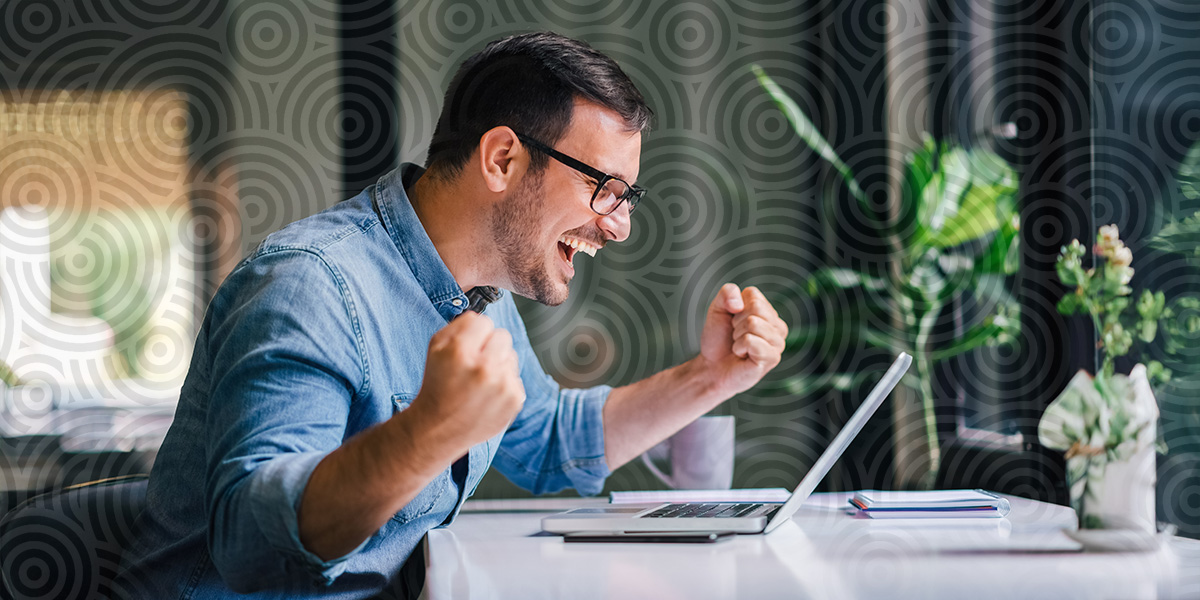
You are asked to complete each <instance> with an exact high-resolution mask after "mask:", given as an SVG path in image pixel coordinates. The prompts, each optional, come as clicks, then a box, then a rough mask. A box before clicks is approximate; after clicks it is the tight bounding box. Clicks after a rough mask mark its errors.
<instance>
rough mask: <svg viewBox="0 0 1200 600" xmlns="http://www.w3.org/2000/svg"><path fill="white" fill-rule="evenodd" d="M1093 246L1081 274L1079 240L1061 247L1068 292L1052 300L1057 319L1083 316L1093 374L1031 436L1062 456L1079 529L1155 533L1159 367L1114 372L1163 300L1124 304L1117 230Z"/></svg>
mask: <svg viewBox="0 0 1200 600" xmlns="http://www.w3.org/2000/svg"><path fill="white" fill-rule="evenodd" d="M1096 239H1097V241H1096V244H1095V245H1094V246H1093V248H1092V254H1093V258H1094V261H1095V264H1094V266H1093V267H1092V268H1089V269H1086V270H1085V268H1084V265H1083V258H1084V256H1085V255H1086V254H1087V250H1086V249H1085V248H1084V246H1083V244H1081V243H1080V242H1079V240H1072V242H1071V244H1070V245H1069V246H1066V247H1064V248H1063V249H1062V252H1061V254H1060V255H1059V259H1058V263H1057V272H1058V277H1059V279H1061V280H1062V282H1063V283H1064V284H1065V285H1067V286H1068V288H1073V289H1069V291H1068V292H1067V294H1066V295H1064V296H1063V298H1062V299H1061V300H1060V301H1059V303H1058V311H1059V312H1060V313H1062V314H1064V315H1074V314H1081V315H1086V316H1088V317H1090V318H1091V320H1092V324H1093V325H1094V326H1095V328H1096V331H1097V333H1098V337H1099V341H1098V342H1097V347H1098V348H1099V349H1100V350H1101V353H1102V356H1103V358H1102V360H1101V365H1100V368H1099V370H1098V371H1097V372H1096V374H1095V375H1094V376H1093V375H1092V374H1089V373H1087V372H1086V371H1082V370H1081V371H1079V373H1077V374H1076V375H1075V377H1074V378H1073V379H1071V381H1070V382H1069V383H1068V384H1067V388H1066V389H1065V390H1064V391H1063V392H1062V394H1061V395H1060V396H1059V397H1058V398H1057V399H1055V400H1054V401H1053V402H1051V403H1050V405H1049V406H1048V407H1046V412H1045V413H1044V414H1043V415H1042V420H1041V422H1040V423H1039V425H1038V437H1039V439H1040V440H1041V442H1042V444H1043V445H1045V446H1046V447H1049V448H1053V449H1056V450H1062V451H1064V452H1065V453H1066V454H1065V456H1066V460H1067V480H1068V484H1069V486H1070V493H1071V504H1072V506H1073V507H1074V508H1075V510H1076V514H1077V515H1078V516H1079V525H1080V528H1081V529H1115V530H1129V531H1138V532H1141V533H1146V534H1153V533H1154V531H1155V516H1154V511H1155V508H1154V481H1155V459H1154V449H1155V446H1156V439H1157V435H1156V422H1157V420H1158V404H1157V402H1156V401H1155V399H1154V393H1153V391H1152V389H1151V382H1152V381H1166V380H1168V379H1170V375H1171V374H1170V371H1169V370H1167V369H1165V368H1164V367H1163V366H1162V364H1160V363H1159V362H1157V361H1148V362H1147V363H1146V364H1145V365H1141V364H1139V365H1137V366H1135V367H1134V368H1133V369H1132V370H1131V371H1130V373H1129V374H1128V375H1123V374H1118V373H1115V359H1116V358H1117V357H1120V356H1124V355H1126V354H1129V352H1130V350H1131V349H1132V348H1133V346H1134V345H1135V343H1138V342H1140V343H1150V342H1152V341H1154V338H1155V337H1156V336H1157V334H1158V321H1159V319H1161V318H1163V317H1164V316H1169V314H1168V313H1169V311H1167V309H1166V299H1165V297H1164V295H1163V293H1162V292H1161V291H1160V292H1152V291H1150V290H1143V291H1142V293H1141V295H1140V296H1139V297H1138V298H1137V301H1136V302H1133V301H1132V292H1133V290H1132V288H1131V287H1130V286H1129V283H1130V281H1131V280H1132V278H1133V268H1132V266H1131V265H1132V263H1133V252H1132V251H1131V250H1130V249H1129V248H1128V247H1127V246H1125V244H1124V243H1123V242H1122V241H1121V239H1120V232H1119V231H1118V230H1117V226H1116V225H1105V226H1103V227H1101V228H1100V230H1099V232H1098V234H1097V237H1096Z"/></svg>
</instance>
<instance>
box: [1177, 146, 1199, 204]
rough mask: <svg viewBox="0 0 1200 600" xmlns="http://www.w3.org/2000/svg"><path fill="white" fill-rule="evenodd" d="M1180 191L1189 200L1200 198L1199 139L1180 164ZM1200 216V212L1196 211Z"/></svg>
mask: <svg viewBox="0 0 1200 600" xmlns="http://www.w3.org/2000/svg"><path fill="white" fill-rule="evenodd" d="M1177 177H1178V179H1179V187H1180V191H1182V192H1183V195H1184V197H1185V198H1187V199H1189V200H1200V141H1197V142H1196V143H1195V144H1193V145H1192V147H1191V148H1190V149H1189V150H1188V153H1187V155H1186V156H1184V158H1183V162H1182V163H1180V165H1179V175H1178V176H1177ZM1196 214H1197V215H1198V216H1200V213H1196Z"/></svg>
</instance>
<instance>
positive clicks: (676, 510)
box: [642, 503, 763, 519]
mask: <svg viewBox="0 0 1200 600" xmlns="http://www.w3.org/2000/svg"><path fill="white" fill-rule="evenodd" d="M762 506H763V505H762V504H698V503H687V504H668V505H666V506H664V507H662V508H660V509H658V510H656V511H654V512H652V513H650V514H646V515H642V517H645V518H651V519H671V518H681V517H687V518H690V519H703V518H717V519H721V518H725V519H728V518H733V517H744V516H746V515H748V514H750V513H752V512H754V511H755V510H756V509H758V508H761V507H762Z"/></svg>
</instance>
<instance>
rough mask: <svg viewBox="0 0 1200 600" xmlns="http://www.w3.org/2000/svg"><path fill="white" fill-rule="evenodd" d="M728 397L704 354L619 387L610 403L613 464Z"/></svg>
mask: <svg viewBox="0 0 1200 600" xmlns="http://www.w3.org/2000/svg"><path fill="white" fill-rule="evenodd" d="M726 399H728V395H727V394H723V393H722V392H721V391H720V390H719V388H718V386H717V381H716V379H715V378H714V377H713V376H712V375H711V371H710V370H709V369H707V368H705V367H704V365H703V359H701V358H700V357H697V358H694V359H692V360H690V361H688V362H685V363H683V364H681V365H679V366H676V367H673V368H670V369H667V370H665V371H661V372H659V373H657V374H655V375H653V376H651V377H648V378H646V379H643V380H641V381H639V382H637V383H633V384H630V385H627V386H623V387H619V388H616V389H614V390H613V391H612V393H611V394H610V395H609V397H608V402H607V403H605V405H604V454H605V456H606V458H607V460H608V468H609V469H611V470H616V469H617V467H619V466H621V465H623V464H625V463H627V462H629V461H631V460H633V459H634V458H636V457H637V456H638V455H639V454H641V453H643V452H645V451H646V450H649V449H650V448H651V447H652V446H654V445H655V444H657V443H658V442H660V441H662V440H663V439H665V438H666V437H667V436H669V435H671V434H673V433H675V432H676V431H679V430H680V429H682V428H683V427H684V426H685V425H687V424H688V423H691V422H692V421H694V420H696V419H697V418H699V417H700V416H702V415H703V414H704V413H706V412H708V411H710V410H712V409H713V407H715V406H717V405H718V404H720V403H721V402H724V401H725V400H726Z"/></svg>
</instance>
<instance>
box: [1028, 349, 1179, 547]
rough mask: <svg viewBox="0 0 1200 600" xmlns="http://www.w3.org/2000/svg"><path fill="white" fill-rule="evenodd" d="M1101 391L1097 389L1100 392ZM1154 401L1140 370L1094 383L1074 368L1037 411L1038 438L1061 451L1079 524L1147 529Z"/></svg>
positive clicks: (1150, 529) (1151, 507) (1151, 506)
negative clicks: (1057, 393)
mask: <svg viewBox="0 0 1200 600" xmlns="http://www.w3.org/2000/svg"><path fill="white" fill-rule="evenodd" d="M1101 388H1103V390H1104V391H1102V390H1101ZM1157 423H1158V403H1157V401H1156V400H1155V399H1154V392H1153V391H1152V390H1151V389H1150V382H1149V380H1148V379H1147V378H1146V367H1145V366H1143V365H1137V366H1135V367H1134V368H1133V370H1132V371H1130V373H1129V375H1128V377H1126V376H1123V375H1115V376H1113V377H1112V378H1111V381H1110V382H1109V383H1108V385H1107V386H1098V385H1097V383H1096V381H1095V380H1094V379H1093V378H1092V376H1091V375H1089V374H1087V373H1086V372H1084V371H1080V372H1079V373H1078V374H1076V376H1075V377H1074V378H1073V379H1072V380H1071V382H1070V383H1069V384H1068V385H1067V389H1066V390H1064V391H1063V393H1062V395H1061V396H1059V398H1058V399H1056V400H1055V401H1054V402H1053V403H1051V405H1050V406H1049V407H1047V409H1046V413H1045V414H1044V415H1043V416H1042V422H1041V424H1039V426H1038V436H1039V438H1040V439H1041V440H1042V443H1043V444H1044V445H1046V446H1047V447H1050V448H1056V449H1059V450H1065V451H1067V453H1066V458H1067V475H1068V479H1069V483H1070V487H1071V504H1072V506H1074V507H1075V509H1076V511H1077V512H1078V514H1079V527H1080V529H1120V530H1126V531H1136V532H1140V533H1145V534H1154V532H1155V512H1154V511H1155V479H1156V462H1155V456H1154V454H1155V451H1156V448H1155V442H1156V438H1157V435H1156V433H1157Z"/></svg>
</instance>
